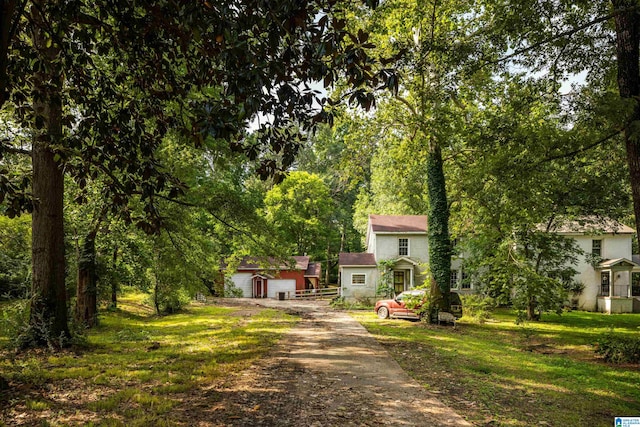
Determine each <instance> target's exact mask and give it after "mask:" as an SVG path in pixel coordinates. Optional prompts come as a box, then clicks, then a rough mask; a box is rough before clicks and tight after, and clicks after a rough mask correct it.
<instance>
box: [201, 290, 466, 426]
mask: <svg viewBox="0 0 640 427" xmlns="http://www.w3.org/2000/svg"><path fill="white" fill-rule="evenodd" d="M238 302H240V301H238ZM242 303H243V304H248V305H258V306H265V307H272V308H278V309H283V310H287V311H291V312H296V313H298V314H300V315H302V320H301V321H300V322H299V323H298V325H297V326H296V327H295V328H293V329H292V330H291V331H290V332H289V333H288V334H287V335H286V336H285V337H284V338H283V340H282V341H281V342H280V344H279V345H278V347H277V348H276V350H275V352H274V353H273V354H272V355H271V356H270V357H267V358H264V359H261V360H260V362H259V363H258V364H256V365H254V366H252V367H251V368H250V369H249V370H248V371H246V372H245V373H243V376H242V377H241V378H240V380H239V381H234V382H233V384H230V385H229V386H228V387H227V388H225V389H222V390H221V389H218V391H219V392H221V395H219V397H220V399H221V400H220V405H219V406H218V407H216V408H213V411H212V412H211V413H210V414H209V415H210V416H211V417H212V418H213V421H215V425H228V426H254V425H265V426H312V427H324V426H374V425H375V426H379V425H390V426H445V425H448V426H470V425H471V424H469V423H468V422H467V421H465V420H464V419H463V418H462V417H461V416H460V415H458V414H457V413H455V412H454V411H453V410H452V409H450V408H448V407H447V406H445V405H443V404H442V403H441V402H440V401H439V400H438V399H437V398H435V397H434V396H433V395H431V394H430V393H428V392H427V391H426V390H425V389H424V388H422V387H421V386H420V385H419V384H418V383H417V382H415V381H414V380H412V379H411V378H410V377H409V376H408V375H407V374H406V373H405V372H404V371H403V370H402V369H401V368H400V366H399V365H398V364H397V363H396V362H395V361H394V360H393V359H392V358H391V356H389V354H388V353H387V352H386V351H385V350H384V349H383V348H382V347H381V346H380V345H379V344H378V342H377V341H376V340H375V339H374V338H373V337H372V336H371V335H370V334H369V333H368V332H367V331H366V330H365V329H364V328H363V327H362V326H361V325H360V324H359V323H358V322H357V321H355V320H354V319H353V318H351V317H350V316H349V315H348V314H347V313H344V312H341V311H334V310H332V309H331V308H330V307H329V306H328V304H327V302H325V301H301V302H298V301H276V300H270V299H264V300H244V301H242ZM212 418H209V420H212Z"/></svg>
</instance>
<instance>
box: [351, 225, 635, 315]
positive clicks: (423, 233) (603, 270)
mask: <svg viewBox="0 0 640 427" xmlns="http://www.w3.org/2000/svg"><path fill="white" fill-rule="evenodd" d="M549 232H552V233H557V234H559V235H562V236H566V237H567V238H571V239H575V241H576V243H577V245H578V247H579V248H580V249H582V251H583V252H584V253H585V255H584V256H582V257H580V259H579V261H578V263H577V264H576V265H574V268H575V269H576V270H577V271H578V273H577V274H576V277H575V279H576V280H577V281H579V282H581V283H583V284H584V285H585V288H584V291H583V292H582V294H580V295H579V296H577V300H578V302H577V305H578V308H580V309H582V310H588V311H601V312H606V313H630V312H640V256H638V255H632V240H633V236H634V234H635V230H633V229H632V228H630V227H627V226H626V225H623V224H621V223H619V222H617V221H614V220H611V219H604V218H597V217H582V218H577V219H572V220H556V222H555V225H554V226H553V227H552V228H551V229H550V230H549ZM428 248H429V245H428V238H427V217H426V216H422V215H402V216H391V215H369V222H368V225H367V235H366V252H365V253H341V254H340V259H339V274H340V277H339V282H340V287H341V292H342V296H343V297H345V298H346V299H352V300H353V299H361V298H375V297H376V290H377V287H378V285H379V270H378V265H379V264H380V262H381V261H389V262H390V263H392V265H393V267H392V271H393V287H394V290H395V292H396V294H397V293H400V292H402V291H405V290H407V289H411V288H413V287H415V286H418V285H420V284H422V283H423V281H424V271H425V268H426V266H427V264H428V262H429V251H428ZM462 258H463V255H462V254H459V255H454V256H453V257H452V260H451V289H452V290H455V291H457V292H459V293H469V292H473V285H472V284H470V283H468V281H466V280H463V279H464V278H465V275H464V272H463V270H462ZM594 260H595V262H594Z"/></svg>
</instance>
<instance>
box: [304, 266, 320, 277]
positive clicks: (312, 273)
mask: <svg viewBox="0 0 640 427" xmlns="http://www.w3.org/2000/svg"><path fill="white" fill-rule="evenodd" d="M321 272H322V265H321V264H320V263H319V262H310V263H309V266H308V267H307V271H305V272H304V277H320V273H321Z"/></svg>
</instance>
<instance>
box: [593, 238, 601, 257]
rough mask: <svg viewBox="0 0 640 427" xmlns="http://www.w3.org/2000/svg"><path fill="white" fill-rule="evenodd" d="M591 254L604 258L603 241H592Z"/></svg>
mask: <svg viewBox="0 0 640 427" xmlns="http://www.w3.org/2000/svg"><path fill="white" fill-rule="evenodd" d="M591 253H592V254H593V255H595V256H599V257H601V256H602V240H600V239H598V240H592V241H591Z"/></svg>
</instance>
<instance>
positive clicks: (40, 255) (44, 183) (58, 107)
mask: <svg viewBox="0 0 640 427" xmlns="http://www.w3.org/2000/svg"><path fill="white" fill-rule="evenodd" d="M38 9H39V8H38V7H33V8H32V11H34V12H33V15H32V20H33V22H34V34H33V40H34V43H35V45H36V48H37V49H38V50H39V52H40V54H41V57H42V60H43V61H44V62H45V65H44V66H43V67H42V68H41V71H40V72H38V73H36V74H35V75H34V79H33V80H34V81H33V94H32V96H33V108H34V113H35V127H36V129H38V130H36V132H35V137H34V141H33V147H32V166H33V198H34V206H33V217H32V233H33V237H32V239H33V240H32V265H33V266H32V272H33V277H32V291H33V299H32V302H31V314H30V325H31V327H32V331H33V337H32V338H33V339H34V341H33V343H34V344H36V345H54V346H58V345H60V344H62V343H63V340H64V339H65V338H69V328H68V323H67V297H66V289H65V257H64V223H63V199H64V179H63V171H62V168H61V167H60V165H59V164H58V162H57V161H56V157H55V156H56V155H55V153H54V151H53V150H52V147H53V146H56V145H58V146H59V145H60V144H61V140H62V99H61V93H62V73H61V71H60V62H59V56H60V49H59V48H58V47H57V46H56V45H55V43H51V41H50V40H47V38H46V35H45V34H46V33H45V30H44V29H43V28H44V23H43V19H42V18H41V17H40V15H39V12H38Z"/></svg>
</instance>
